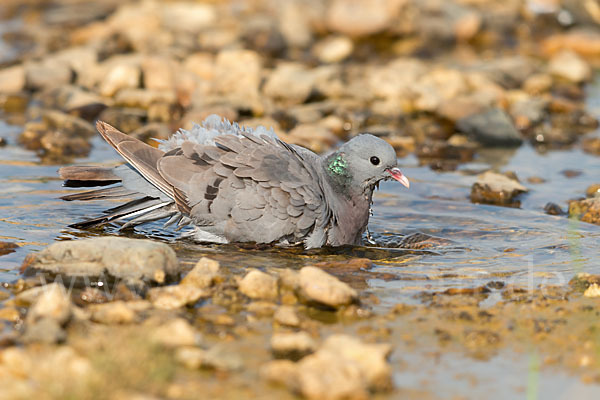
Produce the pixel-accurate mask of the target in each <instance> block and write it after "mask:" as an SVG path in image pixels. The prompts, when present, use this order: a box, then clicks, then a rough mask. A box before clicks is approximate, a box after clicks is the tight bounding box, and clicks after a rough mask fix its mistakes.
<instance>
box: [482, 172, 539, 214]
mask: <svg viewBox="0 0 600 400" xmlns="http://www.w3.org/2000/svg"><path fill="white" fill-rule="evenodd" d="M527 191H528V189H527V188H526V187H525V186H523V185H521V184H520V183H519V182H518V181H517V180H516V179H511V178H509V177H507V176H506V175H503V174H499V173H496V172H492V171H488V172H485V173H483V174H481V175H479V176H478V177H477V182H475V183H474V184H473V186H472V187H471V201H472V202H473V203H485V204H496V205H504V206H513V205H518V204H519V203H518V202H517V200H516V199H515V198H516V197H517V196H518V195H519V194H521V193H524V192H527Z"/></svg>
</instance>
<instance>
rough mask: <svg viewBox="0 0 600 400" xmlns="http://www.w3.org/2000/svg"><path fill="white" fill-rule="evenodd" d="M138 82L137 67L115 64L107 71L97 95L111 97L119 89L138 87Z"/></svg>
mask: <svg viewBox="0 0 600 400" xmlns="http://www.w3.org/2000/svg"><path fill="white" fill-rule="evenodd" d="M140 81H141V70H140V67H139V66H138V65H135V64H131V63H117V64H116V65H114V66H112V67H110V68H109V69H108V71H107V73H106V75H105V76H104V78H103V80H102V82H101V83H100V88H99V93H100V94H101V95H102V96H106V97H112V96H114V95H115V94H116V93H117V92H118V91H119V90H121V89H125V88H137V87H139V86H140Z"/></svg>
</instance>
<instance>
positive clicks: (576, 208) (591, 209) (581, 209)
mask: <svg viewBox="0 0 600 400" xmlns="http://www.w3.org/2000/svg"><path fill="white" fill-rule="evenodd" d="M569 217H570V218H578V219H580V220H581V221H584V222H589V223H590V224H596V225H600V197H592V198H589V199H583V200H572V201H570V202H569Z"/></svg>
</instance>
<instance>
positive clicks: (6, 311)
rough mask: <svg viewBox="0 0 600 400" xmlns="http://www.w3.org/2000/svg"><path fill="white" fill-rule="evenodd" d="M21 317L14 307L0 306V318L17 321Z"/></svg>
mask: <svg viewBox="0 0 600 400" xmlns="http://www.w3.org/2000/svg"><path fill="white" fill-rule="evenodd" d="M20 319H21V314H20V313H19V310H17V309H16V308H14V307H3V308H0V320H3V321H8V322H17V321H19V320H20Z"/></svg>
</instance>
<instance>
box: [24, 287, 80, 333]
mask: <svg viewBox="0 0 600 400" xmlns="http://www.w3.org/2000/svg"><path fill="white" fill-rule="evenodd" d="M17 298H18V299H27V298H28V299H32V300H33V305H32V306H31V308H30V309H29V312H28V313H27V323H34V322H36V321H37V320H40V319H43V318H48V319H51V320H54V321H56V322H58V324H60V325H63V324H66V323H67V321H68V320H69V319H70V318H71V313H72V305H71V299H70V297H69V295H68V294H67V288H65V287H64V286H62V285H60V284H58V283H50V284H47V285H44V286H40V287H36V288H33V289H29V290H26V291H25V292H21V293H20V294H19V295H18V296H17Z"/></svg>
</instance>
